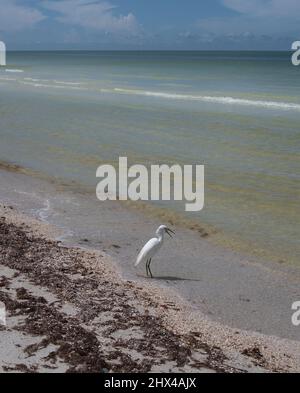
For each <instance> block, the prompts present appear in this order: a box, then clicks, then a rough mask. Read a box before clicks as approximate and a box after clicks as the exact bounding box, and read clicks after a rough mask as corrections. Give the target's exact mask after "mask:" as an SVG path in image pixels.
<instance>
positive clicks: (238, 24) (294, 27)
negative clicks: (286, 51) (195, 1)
mask: <svg viewBox="0 0 300 393" xmlns="http://www.w3.org/2000/svg"><path fill="white" fill-rule="evenodd" d="M221 1H222V4H223V5H224V6H225V7H226V8H228V9H230V10H231V11H234V12H235V13H236V14H233V15H231V16H224V17H212V18H205V19H200V20H198V22H197V26H198V30H199V31H200V32H202V33H203V32H206V33H211V34H214V35H215V36H216V38H218V37H223V38H224V37H226V36H227V37H228V39H230V38H234V39H237V40H238V39H240V40H245V39H248V38H247V36H248V37H251V39H254V38H258V39H260V38H261V37H262V36H264V35H268V36H272V37H273V38H274V39H276V37H277V38H279V37H287V36H295V38H297V37H296V36H297V34H298V35H299V26H300V1H299V0H284V1H283V0H221Z"/></svg>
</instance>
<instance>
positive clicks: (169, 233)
mask: <svg viewBox="0 0 300 393" xmlns="http://www.w3.org/2000/svg"><path fill="white" fill-rule="evenodd" d="M166 232H167V234H168V235H169V236H170V237H173V236H172V235H171V233H173V234H174V235H175V232H174V231H172V229H170V228H166Z"/></svg>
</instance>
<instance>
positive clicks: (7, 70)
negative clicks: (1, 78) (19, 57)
mask: <svg viewBox="0 0 300 393" xmlns="http://www.w3.org/2000/svg"><path fill="white" fill-rule="evenodd" d="M5 72H15V73H21V72H24V70H18V69H9V68H7V69H6V70H5Z"/></svg>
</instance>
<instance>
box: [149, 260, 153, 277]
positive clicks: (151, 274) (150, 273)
mask: <svg viewBox="0 0 300 393" xmlns="http://www.w3.org/2000/svg"><path fill="white" fill-rule="evenodd" d="M151 262H152V258H151V259H150V260H149V263H148V270H149V273H150V276H151V278H153V275H152V272H151V269H150V264H151Z"/></svg>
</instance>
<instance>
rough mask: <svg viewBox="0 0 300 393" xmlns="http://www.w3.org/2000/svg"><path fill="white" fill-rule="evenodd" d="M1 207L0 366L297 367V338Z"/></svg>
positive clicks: (144, 368) (108, 369)
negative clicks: (239, 323) (262, 327)
mask: <svg viewBox="0 0 300 393" xmlns="http://www.w3.org/2000/svg"><path fill="white" fill-rule="evenodd" d="M0 213H1V214H0V217H1V219H0V220H1V221H0V231H1V237H0V271H1V274H0V301H2V302H3V303H4V304H5V305H6V309H7V326H6V327H4V326H2V327H1V331H0V335H1V351H0V353H1V356H0V370H1V371H2V372H16V371H17V372H176V371H177V372H292V371H299V364H300V344H299V342H293V341H289V340H281V339H278V338H275V337H267V336H264V335H261V334H258V333H249V332H248V333H247V332H245V331H241V330H239V329H232V328H229V327H226V326H224V325H221V324H218V323H216V322H213V321H211V320H210V319H209V318H207V317H205V316H204V315H203V314H201V313H200V312H198V311H195V309H194V308H192V307H191V306H190V305H188V304H187V303H185V302H183V301H182V299H180V298H179V297H178V296H176V294H174V293H172V291H171V290H170V289H165V290H163V289H162V288H159V289H158V288H155V287H154V286H152V285H151V284H147V283H143V284H139V283H137V282H134V281H131V280H126V279H124V278H122V277H121V274H120V271H119V268H118V266H117V265H116V263H115V261H114V260H113V259H112V258H111V257H110V256H108V255H107V254H106V253H104V252H99V251H91V250H86V249H82V248H78V247H66V246H65V245H63V244H62V243H61V242H60V241H57V240H55V239H57V238H58V237H59V236H60V234H61V233H60V231H59V230H58V229H57V228H55V227H53V226H50V225H48V224H45V223H43V222H41V221H39V220H36V219H33V218H31V217H29V216H26V215H24V214H21V213H20V212H18V211H17V210H16V209H15V208H13V207H9V206H7V205H6V206H4V205H1V208H0Z"/></svg>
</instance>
